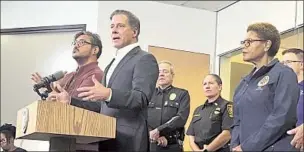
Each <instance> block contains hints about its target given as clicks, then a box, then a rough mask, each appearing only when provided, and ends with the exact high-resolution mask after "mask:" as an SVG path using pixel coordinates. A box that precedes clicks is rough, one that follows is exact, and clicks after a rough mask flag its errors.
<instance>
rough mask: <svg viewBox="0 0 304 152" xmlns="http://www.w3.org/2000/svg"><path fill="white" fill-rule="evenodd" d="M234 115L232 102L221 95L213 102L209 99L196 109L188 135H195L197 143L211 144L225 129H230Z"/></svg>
mask: <svg viewBox="0 0 304 152" xmlns="http://www.w3.org/2000/svg"><path fill="white" fill-rule="evenodd" d="M232 117H233V114H232V102H229V101H227V100H225V99H223V98H221V97H219V98H218V99H216V100H215V101H214V102H212V103H208V100H207V101H206V102H205V104H203V105H201V106H199V107H197V108H196V109H195V111H194V113H193V117H192V121H191V123H190V126H189V128H188V130H187V135H191V136H194V137H195V142H196V143H203V144H209V143H210V142H212V140H213V139H214V138H216V137H217V136H218V135H219V134H220V133H221V132H222V131H223V130H230V127H231V125H232V122H233V118H232Z"/></svg>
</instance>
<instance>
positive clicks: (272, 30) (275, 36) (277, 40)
mask: <svg viewBox="0 0 304 152" xmlns="http://www.w3.org/2000/svg"><path fill="white" fill-rule="evenodd" d="M249 31H253V32H256V33H257V35H258V37H259V38H260V39H263V40H270V41H271V43H272V44H271V47H270V48H269V50H268V56H271V57H274V56H275V55H276V54H277V52H278V51H279V48H280V44H281V37H280V33H279V31H278V30H277V28H276V27H275V26H274V25H272V24H270V23H264V22H260V23H254V24H251V25H249V26H248V28H247V32H249Z"/></svg>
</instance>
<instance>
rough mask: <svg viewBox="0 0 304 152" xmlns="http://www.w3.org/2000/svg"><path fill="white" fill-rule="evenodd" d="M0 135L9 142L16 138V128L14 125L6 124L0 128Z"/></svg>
mask: <svg viewBox="0 0 304 152" xmlns="http://www.w3.org/2000/svg"><path fill="white" fill-rule="evenodd" d="M0 133H2V134H4V136H5V138H6V139H7V140H9V139H11V138H13V139H15V138H16V127H15V126H13V125H12V124H4V125H2V126H1V127H0Z"/></svg>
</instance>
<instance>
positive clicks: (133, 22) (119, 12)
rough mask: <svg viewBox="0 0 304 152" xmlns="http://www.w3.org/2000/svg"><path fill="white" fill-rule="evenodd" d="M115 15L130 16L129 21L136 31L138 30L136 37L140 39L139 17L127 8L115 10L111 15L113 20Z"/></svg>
mask: <svg viewBox="0 0 304 152" xmlns="http://www.w3.org/2000/svg"><path fill="white" fill-rule="evenodd" d="M115 15H125V16H127V18H128V23H129V25H130V26H131V28H132V29H133V30H134V31H137V35H136V39H137V40H138V36H139V33H140V21H139V19H138V17H136V16H135V15H134V14H133V13H131V12H130V11H127V10H115V11H114V12H113V13H112V14H111V16H110V20H112V18H113V16H115Z"/></svg>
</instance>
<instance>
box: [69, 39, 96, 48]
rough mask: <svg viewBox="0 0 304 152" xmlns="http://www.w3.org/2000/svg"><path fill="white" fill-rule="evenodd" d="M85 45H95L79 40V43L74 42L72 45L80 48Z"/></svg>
mask: <svg viewBox="0 0 304 152" xmlns="http://www.w3.org/2000/svg"><path fill="white" fill-rule="evenodd" d="M85 44H91V45H94V44H93V43H90V42H87V41H85V40H79V41H76V40H75V41H74V42H72V45H73V46H75V45H76V46H78V47H81V46H84V45H85Z"/></svg>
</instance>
